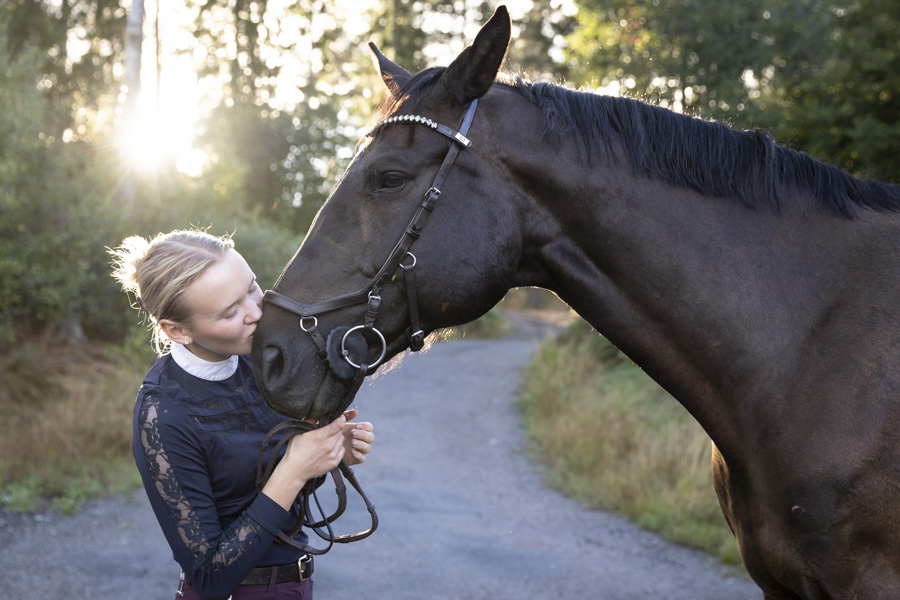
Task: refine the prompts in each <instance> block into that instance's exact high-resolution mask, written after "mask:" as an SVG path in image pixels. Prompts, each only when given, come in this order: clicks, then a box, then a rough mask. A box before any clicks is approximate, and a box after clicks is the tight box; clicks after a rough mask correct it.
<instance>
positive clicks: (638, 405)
mask: <svg viewBox="0 0 900 600" xmlns="http://www.w3.org/2000/svg"><path fill="white" fill-rule="evenodd" d="M522 390H523V391H522V395H521V398H520V401H519V406H520V409H521V410H522V414H523V421H524V424H525V428H526V430H527V432H528V438H529V445H530V447H531V451H532V454H533V456H535V457H537V458H538V460H540V461H541V462H542V463H543V464H545V465H546V467H547V471H546V475H545V477H546V480H547V482H548V483H549V484H550V485H552V486H554V487H556V488H558V489H560V490H561V491H563V492H564V493H566V494H567V495H571V496H573V497H575V498H576V499H578V500H581V501H582V502H585V503H586V504H587V505H588V506H590V507H592V508H600V509H605V510H613V511H616V512H619V513H622V514H624V515H627V516H629V517H630V518H631V519H632V520H633V521H634V522H635V523H637V524H638V525H640V526H641V527H644V528H646V529H649V530H651V531H655V532H657V533H660V534H661V535H662V536H663V537H666V538H668V539H670V540H672V541H675V542H677V543H681V544H685V545H689V546H693V547H696V548H699V549H702V550H705V551H707V552H709V553H711V554H713V555H716V556H718V557H719V558H720V559H721V560H723V561H725V562H727V563H731V564H740V557H739V555H738V551H737V543H736V542H735V539H734V536H733V535H732V534H731V531H730V530H729V528H728V525H727V523H726V522H725V519H724V517H723V516H722V512H721V509H720V508H719V504H718V500H717V498H716V495H715V491H714V489H713V485H712V474H711V471H710V460H711V458H710V441H709V438H708V437H707V436H706V434H705V433H704V431H703V430H702V429H701V428H700V426H699V425H698V424H697V422H696V421H694V420H693V418H692V417H691V416H690V415H689V414H688V413H687V411H686V410H684V409H683V408H682V407H681V405H680V404H678V403H677V402H676V401H675V400H673V399H672V398H671V396H669V395H668V394H667V393H666V392H665V391H663V390H662V388H660V387H659V386H657V385H656V384H655V383H654V382H653V381H652V380H650V378H648V377H647V376H646V375H645V374H644V373H643V372H641V370H640V369H639V368H637V367H636V366H635V365H634V364H632V363H631V362H630V361H629V360H628V359H626V358H625V357H624V356H623V355H622V354H620V353H619V352H618V350H617V349H616V348H615V347H614V346H612V345H611V344H609V343H608V342H607V341H606V340H605V339H603V338H602V337H600V336H599V335H597V334H596V333H595V332H593V331H591V330H590V327H589V326H588V325H587V324H585V323H584V322H583V321H580V320H579V321H577V322H576V323H575V324H573V325H572V326H571V327H570V328H569V330H568V331H567V332H566V334H565V335H563V336H562V337H560V338H559V339H558V340H552V341H550V342H547V343H545V344H544V345H543V346H542V347H541V349H540V350H539V352H538V354H537V356H536V357H535V359H534V360H533V361H532V363H531V365H529V367H528V370H527V373H526V375H525V381H524V382H523V384H522Z"/></svg>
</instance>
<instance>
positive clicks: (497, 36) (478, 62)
mask: <svg viewBox="0 0 900 600" xmlns="http://www.w3.org/2000/svg"><path fill="white" fill-rule="evenodd" d="M510 31H511V25H510V22H509V12H508V11H507V10H506V6H502V5H501V6H498V7H497V10H496V11H494V15H493V16H492V17H491V18H490V20H489V21H488V22H487V23H485V24H484V26H483V27H482V28H481V31H479V32H478V35H477V36H475V41H474V42H472V45H471V46H469V47H468V48H466V49H465V50H463V51H462V52H461V53H460V55H459V56H457V57H456V60H454V61H453V62H452V63H451V64H450V66H449V67H447V71H446V72H445V73H444V74H443V76H442V77H441V85H442V86H443V88H444V90H445V91H447V92H448V93H449V94H451V96H452V97H453V98H454V99H455V100H457V101H459V103H460V104H466V103H468V102H471V101H472V100H474V99H475V98H480V97H481V96H483V95H484V94H485V93H486V92H487V91H488V89H489V88H490V87H491V85H492V84H493V83H494V80H495V79H496V78H497V73H498V72H499V71H500V66H501V65H502V64H503V59H505V58H506V50H507V49H508V48H509V38H510Z"/></svg>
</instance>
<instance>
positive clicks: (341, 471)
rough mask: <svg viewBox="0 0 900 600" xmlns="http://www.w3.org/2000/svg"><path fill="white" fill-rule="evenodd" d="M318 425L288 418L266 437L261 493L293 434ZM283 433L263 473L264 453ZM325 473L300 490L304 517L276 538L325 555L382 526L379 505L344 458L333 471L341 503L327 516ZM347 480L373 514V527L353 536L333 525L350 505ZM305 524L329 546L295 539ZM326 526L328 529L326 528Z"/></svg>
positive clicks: (259, 461) (259, 463) (260, 462)
mask: <svg viewBox="0 0 900 600" xmlns="http://www.w3.org/2000/svg"><path fill="white" fill-rule="evenodd" d="M315 428H316V427H315V425H310V424H309V423H307V422H305V421H285V422H283V423H280V424H278V425H276V426H275V427H274V428H272V430H271V431H269V433H268V434H267V435H266V438H265V439H264V440H263V443H262V447H261V448H260V450H259V458H258V459H257V461H256V489H257V491H259V492H262V489H263V487H264V486H265V484H266V482H267V481H268V480H269V477H270V476H271V475H272V471H274V470H275V465H276V464H277V462H278V456H279V454H280V453H281V450H282V449H283V448H284V447H285V446H286V445H287V443H288V442H289V441H290V439H291V438H292V437H294V436H295V435H300V434H303V433H306V432H308V431H312V430H313V429H315ZM279 434H284V435H282V437H281V439H279V440H278V443H276V444H275V452H274V453H273V454H272V457H271V458H270V459H269V462H268V463H267V465H266V469H265V472H263V468H262V466H263V453H264V452H265V451H266V449H267V448H268V447H269V444H270V443H271V442H272V439H273V438H274V437H275V436H276V435H279ZM325 477H326V476H325V475H322V476H321V477H318V478H316V479H312V480H310V481H307V482H306V485H304V486H303V489H302V490H300V494H299V495H298V496H297V506H298V507H299V509H300V511H301V512H300V518H298V519H297V524H296V525H294V527H293V528H292V529H291V530H290V531H289V532H287V533H285V532H283V531H279V532H278V535H277V537H276V540H277V541H279V542H281V543H283V544H287V545H288V546H291V547H293V548H296V549H297V550H301V551H303V552H305V553H307V554H314V555H317V556H318V555H321V554H325V553H326V552H328V551H329V550H331V547H332V546H333V545H334V544H335V543H337V544H347V543H350V542H356V541H358V540H362V539H365V538H367V537H369V536H370V535H372V533H374V532H375V530H376V529H377V528H378V515H377V514H375V507H374V506H373V505H372V503H371V502H369V498H368V497H367V496H366V494H365V492H363V490H362V487H360V485H359V482H358V481H357V480H356V475H354V474H353V470H352V469H351V468H350V467H349V466H348V465H347V463H345V462H344V461H341V462H340V464H339V465H338V466H337V467H336V468H335V469H333V470H332V471H331V478H332V479H333V480H334V489H335V492H336V493H337V497H338V506H337V508H336V509H335V511H334V513H333V514H332V515H331V516H328V517H326V516H325V513H324V511H323V510H322V505H321V504H320V503H319V498H318V496H316V489H317V488H318V487H319V486H320V485H322V484H323V483H324V482H325ZM344 479H346V480H347V481H349V482H350V485H351V486H353V489H355V490H356V492H357V493H358V494H359V496H360V498H362V499H363V502H365V504H366V509H367V510H368V511H369V514H370V515H371V516H372V526H371V527H370V528H369V529H367V530H365V531H361V532H359V533H354V534H349V535H340V536H335V535H334V530H333V529H332V527H331V524H332V523H333V522H334V521H336V520H337V518H338V517H340V516H341V515H342V514H344V510H346V508H347V486H346V485H344ZM310 499H312V501H313V502H314V503H315V505H316V509H317V510H318V511H319V514H320V515H321V516H322V519H321V520H319V521H316V520H315V517H313V513H312V504H311V503H310ZM303 527H308V528H310V529H312V530H313V531H314V532H316V535H318V536H319V537H320V538H322V539H323V540H325V541H326V542H328V545H327V546H326V547H325V548H314V547H312V546H310V545H308V544H303V543H301V542H298V541H297V540H295V539H294V536H295V535H297V534H298V533H300V529H301V528H303ZM323 527H324V528H325V529H324V531H323V530H322V528H323Z"/></svg>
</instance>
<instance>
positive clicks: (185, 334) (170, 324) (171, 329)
mask: <svg viewBox="0 0 900 600" xmlns="http://www.w3.org/2000/svg"><path fill="white" fill-rule="evenodd" d="M158 325H159V328H160V329H162V331H163V333H164V334H166V337H167V338H169V339H170V340H172V341H173V342H175V343H176V344H182V345H184V346H187V345H188V344H190V343H191V335H190V332H189V331H188V330H187V328H186V327H184V326H183V325H179V324H178V323H176V322H175V321H172V320H170V319H162V320H160V321H159V323H158Z"/></svg>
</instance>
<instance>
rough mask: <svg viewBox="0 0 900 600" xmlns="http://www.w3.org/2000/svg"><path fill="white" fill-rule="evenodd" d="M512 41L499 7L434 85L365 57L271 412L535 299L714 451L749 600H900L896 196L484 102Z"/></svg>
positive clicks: (276, 373) (702, 131)
mask: <svg viewBox="0 0 900 600" xmlns="http://www.w3.org/2000/svg"><path fill="white" fill-rule="evenodd" d="M509 38H510V22H509V16H508V14H507V12H506V11H505V9H504V8H502V7H501V8H500V9H498V10H497V12H496V13H495V15H494V16H493V17H492V18H491V20H490V21H489V22H488V23H487V24H486V25H485V26H484V27H483V28H482V30H481V32H480V33H479V34H478V36H477V37H476V39H475V41H474V42H473V44H472V45H471V46H470V47H468V48H467V49H465V50H464V51H463V52H462V53H461V54H460V55H459V56H458V57H457V58H456V59H455V60H454V61H453V63H452V64H451V65H450V66H449V67H447V68H430V69H426V70H424V71H422V72H420V73H418V74H415V75H412V74H410V73H408V72H407V71H405V70H403V69H402V68H400V67H398V66H397V65H395V64H393V63H392V62H390V61H389V60H387V59H386V58H385V57H384V56H382V55H381V54H380V53H379V52H377V49H374V47H373V49H374V50H375V52H376V56H377V58H378V62H379V65H380V69H381V72H382V77H383V79H384V82H385V84H386V86H387V88H388V90H389V94H388V102H387V103H386V105H385V107H384V109H383V110H382V112H381V114H380V118H379V120H380V125H378V126H376V127H375V128H374V129H373V131H372V132H371V134H370V140H369V141H368V143H367V145H365V146H364V147H362V149H361V150H360V151H359V153H358V155H357V156H356V158H355V159H354V161H353V163H352V164H351V166H350V167H349V169H348V170H347V172H346V173H345V174H344V176H343V178H342V180H341V181H340V183H339V185H338V186H337V187H336V189H335V190H334V192H333V194H332V196H331V198H330V199H329V200H328V202H327V203H326V204H325V206H324V207H323V208H322V210H321V212H320V214H319V215H318V217H317V218H316V220H315V222H314V223H313V225H312V227H311V229H310V231H309V234H308V235H307V237H306V239H305V241H304V243H303V245H302V246H301V248H300V250H299V251H298V253H297V255H296V256H295V257H294V259H293V260H292V261H291V262H290V264H289V265H288V266H287V268H286V270H285V271H284V273H283V275H282V276H281V278H280V280H279V282H278V283H277V285H276V286H275V290H274V291H273V293H270V294H268V295H267V298H266V299H267V301H268V304H267V306H266V307H265V309H264V311H263V317H262V320H261V321H260V323H259V328H258V330H257V332H256V336H255V345H254V351H253V363H254V366H255V368H256V370H257V371H256V372H257V377H258V380H259V382H260V385H261V387H262V388H263V390H264V394H265V397H266V400H267V402H269V403H270V404H271V406H272V407H273V408H275V409H277V410H279V411H281V412H283V413H284V414H286V415H289V416H292V417H295V418H302V417H307V416H312V417H319V416H323V417H330V416H332V415H334V414H336V413H337V412H339V411H340V410H341V408H342V404H343V401H342V399H343V398H345V397H346V395H347V392H348V389H349V388H351V387H352V386H354V385H358V383H359V381H360V380H361V379H362V377H363V376H365V374H366V372H368V371H370V370H371V369H374V368H375V366H376V365H377V364H378V363H380V362H382V361H383V360H386V359H387V358H389V357H390V356H393V355H395V354H397V353H399V352H402V351H404V350H405V349H406V348H408V347H410V346H412V347H413V348H417V347H419V346H420V345H421V339H422V337H423V335H425V334H428V333H429V332H431V331H433V330H436V329H439V328H443V327H447V326H452V325H457V324H461V323H465V322H468V321H471V320H473V319H476V318H477V317H479V316H481V315H482V314H484V313H485V312H486V311H487V310H489V309H490V308H491V307H492V306H493V305H494V304H495V303H496V302H498V301H499V300H500V299H501V298H502V297H503V296H504V294H505V293H506V292H507V290H508V289H510V288H513V287H517V286H539V287H543V288H546V289H549V290H552V291H553V292H555V293H556V294H557V295H558V296H559V297H560V298H561V299H562V300H564V301H565V302H566V303H568V304H569V306H571V307H572V308H573V309H574V310H575V311H577V312H578V314H579V315H581V316H582V317H583V318H584V319H585V320H587V321H588V322H589V323H590V324H591V325H592V326H593V327H594V328H596V329H597V331H599V332H600V333H601V334H603V335H604V336H606V337H607V338H608V339H609V340H610V341H611V342H613V343H614V344H615V345H616V346H618V347H619V348H620V349H621V350H622V351H623V352H625V353H626V354H627V355H628V356H629V357H630V358H631V359H632V360H634V362H635V363H637V364H638V365H640V366H641V367H642V368H643V369H644V370H645V371H646V372H647V373H648V374H649V375H650V376H652V377H653V378H654V379H655V380H656V381H658V382H659V383H660V384H661V385H662V386H663V387H664V388H665V389H666V390H668V391H669V392H670V393H671V394H672V395H673V396H674V397H675V398H676V399H678V401H679V402H681V403H682V404H683V405H684V406H685V407H686V408H687V409H688V410H689V411H690V412H691V414H692V415H693V416H694V417H695V418H696V419H697V421H699V422H700V424H701V425H702V426H703V427H704V429H705V430H706V431H707V433H708V434H709V436H710V437H711V438H712V440H713V442H714V445H715V448H714V453H713V472H714V478H715V485H716V492H717V493H718V495H719V499H720V502H721V505H722V510H723V512H724V513H725V516H726V518H727V520H728V522H729V524H730V525H731V528H732V530H733V531H734V534H735V536H736V537H737V540H738V543H739V546H740V550H741V555H742V557H743V561H744V564H745V566H746V568H747V570H748V572H749V573H750V575H751V576H752V577H753V579H754V580H755V581H756V582H757V584H758V585H759V586H760V587H761V588H762V590H763V593H764V595H765V598H767V599H772V600H774V599H776V598H778V599H786V598H805V599H813V598H841V599H847V598H858V599H863V598H865V599H870V598H900V216H898V214H897V210H898V209H900V188H898V187H897V186H888V185H884V184H880V183H876V182H870V181H863V180H859V179H856V178H853V177H851V176H850V175H847V174H845V173H843V172H842V171H840V170H838V169H836V168H834V167H831V166H828V165H826V164H823V163H820V162H818V161H816V160H814V159H812V158H810V157H808V156H806V155H804V154H802V153H799V152H795V151H793V150H790V149H788V148H785V147H781V146H778V145H776V144H774V143H773V141H772V140H771V139H770V138H769V137H768V136H766V135H765V134H763V133H760V132H755V131H737V130H734V129H731V128H729V127H727V126H725V125H723V124H721V123H714V122H706V121H702V120H699V119H695V118H691V117H688V116H684V115H680V114H676V113H673V112H671V111H668V110H665V109H662V108H659V107H654V106H650V105H647V104H644V103H641V102H639V101H635V100H631V99H623V98H614V97H604V96H600V95H594V94H589V93H583V92H578V91H574V90H570V89H566V88H563V87H561V86H557V85H554V84H549V83H527V82H523V81H521V80H518V79H510V80H508V81H507V82H506V83H502V82H498V81H496V79H497V75H498V72H499V70H500V67H501V64H502V62H503V60H504V57H505V54H506V50H507V46H508V44H509ZM416 117H418V118H416ZM438 190H439V191H438ZM411 218H412V220H410V219H411ZM398 240H399V241H398ZM298 315H299V316H298ZM326 338H327V339H326Z"/></svg>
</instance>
